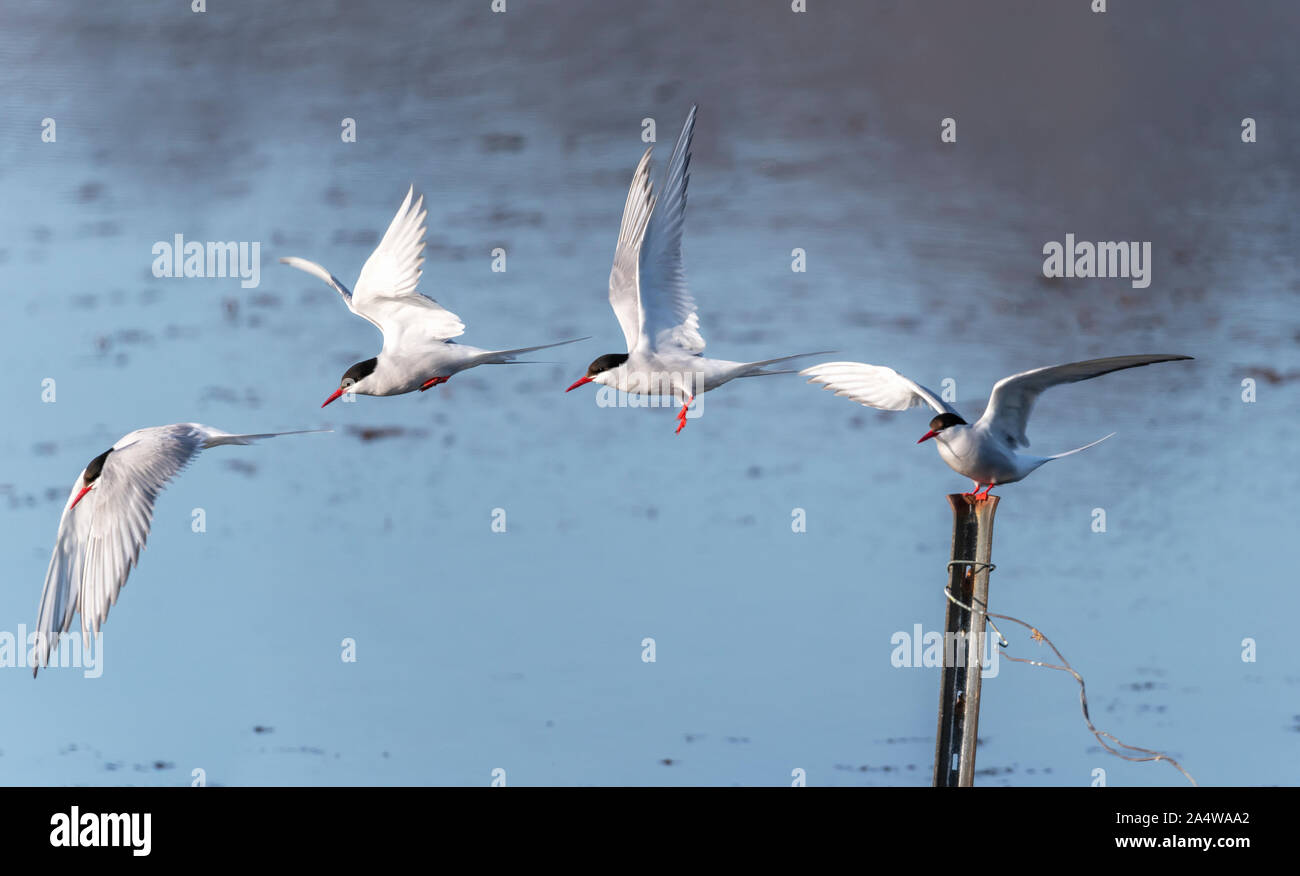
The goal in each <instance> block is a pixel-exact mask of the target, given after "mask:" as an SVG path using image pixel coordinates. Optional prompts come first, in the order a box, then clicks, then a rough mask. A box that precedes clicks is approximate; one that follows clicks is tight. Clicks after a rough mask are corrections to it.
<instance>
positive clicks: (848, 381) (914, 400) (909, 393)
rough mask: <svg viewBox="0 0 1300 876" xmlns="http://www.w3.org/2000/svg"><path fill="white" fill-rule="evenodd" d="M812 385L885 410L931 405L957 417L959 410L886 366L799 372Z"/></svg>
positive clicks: (825, 366) (831, 365)
mask: <svg viewBox="0 0 1300 876" xmlns="http://www.w3.org/2000/svg"><path fill="white" fill-rule="evenodd" d="M799 373H800V374H802V375H805V376H807V377H808V378H809V380H808V382H809V383H820V384H822V385H823V386H825V388H826V389H829V390H831V391H832V392H834V393H835V394H836V395H842V396H846V397H847V398H851V399H853V401H855V402H857V403H858V404H863V405H866V406H867V407H869V408H879V409H880V410H882V411H905V410H907V409H908V408H914V407H918V406H920V405H929V406H930V407H931V408H933V409H934V410H935V411H936V412H937V413H940V414H955V413H957V411H956V409H955V408H953V407H952V406H951V405H949V404H948V403H947V402H946V401H944V400H943V399H941V398H940V397H939V396H938V395H936V394H935V393H934V392H933V391H931V390H929V389H926V388H925V387H924V386H922V385H921V384H919V383H917V382H916V381H915V380H911V379H909V378H907V377H904V376H903V375H901V374H899V373H898V372H897V371H895V370H894V369H893V368H886V367H885V366H884V365H865V364H863V363H861V362H823V363H822V364H820V365H813V366H812V367H811V368H805V369H804V370H802V371H800V372H799Z"/></svg>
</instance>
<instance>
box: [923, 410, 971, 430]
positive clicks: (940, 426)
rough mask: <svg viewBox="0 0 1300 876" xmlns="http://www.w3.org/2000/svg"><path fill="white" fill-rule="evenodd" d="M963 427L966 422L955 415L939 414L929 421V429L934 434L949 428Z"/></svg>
mask: <svg viewBox="0 0 1300 876" xmlns="http://www.w3.org/2000/svg"><path fill="white" fill-rule="evenodd" d="M959 425H960V426H965V425H966V421H965V420H963V419H962V418H961V417H959V416H957V415H956V414H940V415H939V416H937V417H935V418H934V419H933V420H931V421H930V429H931V430H933V431H935V432H942V431H943V430H944V429H947V428H948V427H949V426H959Z"/></svg>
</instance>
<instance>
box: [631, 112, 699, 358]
mask: <svg viewBox="0 0 1300 876" xmlns="http://www.w3.org/2000/svg"><path fill="white" fill-rule="evenodd" d="M697 109H698V107H695V106H692V107H691V111H690V113H689V114H687V116H686V124H685V125H683V126H682V133H681V135H680V136H679V137H678V138H677V145H676V146H675V147H674V148H673V155H672V158H671V159H670V160H669V161H668V171H667V175H666V176H665V177H664V179H663V182H662V184H661V185H660V186H659V194H658V195H657V196H656V198H655V203H654V210H653V212H652V213H651V215H650V222H649V224H648V226H647V227H646V233H645V240H644V241H643V242H642V244H641V261H640V266H641V271H640V283H639V289H640V293H641V320H642V324H641V334H642V336H644V337H645V338H646V339H647V340H648V341H649V342H650V343H651V344H652V345H653V347H654V349H662V348H664V347H676V348H678V349H682V350H686V351H687V352H690V353H700V352H703V350H704V337H703V336H702V335H701V334H700V317H699V314H698V313H697V312H696V309H695V299H694V298H693V297H692V296H691V293H690V290H689V289H688V288H687V286H686V269H685V267H684V266H683V265H682V229H683V227H684V225H685V220H686V186H687V184H688V183H689V182H690V178H691V177H690V166H691V138H692V137H693V136H694V134H695V113H696V110H697Z"/></svg>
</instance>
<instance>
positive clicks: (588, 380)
mask: <svg viewBox="0 0 1300 876" xmlns="http://www.w3.org/2000/svg"><path fill="white" fill-rule="evenodd" d="M584 383H591V378H590V377H580V378H578V380H577V382H576V383H574V384H573V386H570V387H569V388H568V389H566V390H565V392H570V391H572V390H575V389H577V388H578V387H579V386H582V385H583V384H584Z"/></svg>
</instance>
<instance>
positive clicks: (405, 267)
mask: <svg viewBox="0 0 1300 876" xmlns="http://www.w3.org/2000/svg"><path fill="white" fill-rule="evenodd" d="M414 194H415V190H414V187H412V188H410V189H408V190H407V192H406V199H405V200H404V201H402V206H401V207H399V208H398V210H397V215H395V216H394V217H393V221H392V222H391V223H390V224H389V226H388V230H387V231H385V232H384V236H383V238H382V239H381V240H380V241H379V246H377V247H376V248H375V251H374V252H373V253H371V254H370V258H368V259H366V263H365V264H364V265H363V266H362V267H361V276H360V277H358V278H357V285H356V287H355V288H354V289H353V290H352V291H351V292H349V291H348V289H347V287H346V286H344V285H343V283H342V282H340V281H339V279H338V278H337V277H335V276H334V275H333V274H331V273H330V272H329V271H327V270H325V268H323V267H321V266H320V265H318V264H316V263H315V262H309V261H307V260H306V259H300V258H292V257H291V258H282V259H280V261H282V262H284V263H285V264H287V265H289V266H291V267H295V268H298V269H299V270H302V271H306V272H307V273H309V274H311V275H312V276H314V277H319V278H320V279H322V280H324V281H325V282H326V283H328V284H329V285H330V286H332V287H333V288H334V289H335V290H336V291H337V292H338V293H339V294H340V295H342V296H343V300H344V302H346V303H347V305H348V308H349V309H350V310H351V311H352V312H353V313H355V314H356V315H357V316H360V317H363V318H365V319H367V320H369V321H370V322H372V323H374V325H375V326H376V327H378V329H379V330H380V331H381V332H383V333H384V347H385V348H392V347H401V346H406V345H410V344H415V343H428V342H429V341H445V340H448V339H450V338H455V337H459V336H460V335H462V334H464V333H465V323H463V322H461V320H460V317H458V316H457V315H456V314H454V313H452V312H451V311H450V310H448V309H447V308H445V307H443V306H442V305H441V304H439V303H438V302H436V301H434V300H433V299H432V298H430V297H428V296H427V295H422V294H420V293H419V292H418V291H416V287H417V286H418V285H419V282H420V275H421V273H422V272H421V269H420V265H422V264H423V263H424V256H423V253H424V232H425V226H424V219H425V217H426V216H427V215H428V213H427V211H425V210H423V209H422V207H423V205H424V198H423V196H422V197H420V198H417V199H416V200H415V203H414V204H412V203H411V199H412V197H413V196H414Z"/></svg>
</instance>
